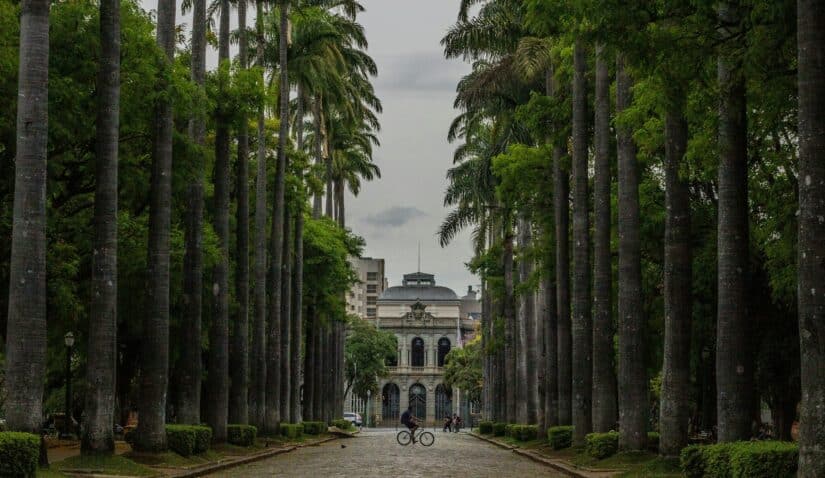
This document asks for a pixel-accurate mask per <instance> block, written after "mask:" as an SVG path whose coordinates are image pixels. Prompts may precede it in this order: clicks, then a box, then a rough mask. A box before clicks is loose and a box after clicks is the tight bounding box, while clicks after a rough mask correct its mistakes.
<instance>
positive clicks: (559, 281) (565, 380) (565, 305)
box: [548, 67, 573, 425]
mask: <svg viewBox="0 0 825 478" xmlns="http://www.w3.org/2000/svg"><path fill="white" fill-rule="evenodd" d="M551 68H552V67H551ZM550 79H551V81H549V82H548V89H549V91H548V93H549V95H548V96H555V95H557V94H558V93H557V91H558V88H557V87H556V86H557V85H556V84H555V77H554V74H553V72H551V73H550ZM564 162H565V161H564V147H563V146H562V145H561V144H559V140H558V139H557V140H556V141H555V144H554V145H553V209H554V211H553V224H554V226H555V236H556V237H555V239H556V241H555V242H556V264H555V265H556V271H555V272H556V274H555V278H556V310H557V318H558V324H557V329H556V330H557V335H558V336H557V347H556V357H557V360H558V384H557V391H558V392H557V393H558V417H559V425H570V424H571V423H572V420H573V418H572V410H573V398H572V397H573V396H572V388H571V387H572V380H573V378H572V370H573V362H572V348H573V343H572V336H571V330H570V329H571V327H570V175H569V173H568V170H567V165H565V164H564Z"/></svg>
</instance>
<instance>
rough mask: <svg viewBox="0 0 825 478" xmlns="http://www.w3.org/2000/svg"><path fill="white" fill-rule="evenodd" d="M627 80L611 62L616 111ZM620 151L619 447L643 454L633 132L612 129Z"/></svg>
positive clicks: (626, 96)
mask: <svg viewBox="0 0 825 478" xmlns="http://www.w3.org/2000/svg"><path fill="white" fill-rule="evenodd" d="M630 88H631V80H630V77H629V75H628V74H627V72H626V71H625V64H624V57H623V56H622V55H621V54H619V55H617V59H616V111H617V112H618V113H621V112H622V111H624V110H625V109H627V108H628V107H630V104H631V101H632V98H631V93H630ZM617 142H618V153H619V167H618V179H619V181H618V182H619V198H618V208H619V294H618V299H619V309H618V311H619V447H620V448H621V449H623V450H644V449H645V446H646V445H647V433H646V426H647V406H648V404H647V378H646V376H645V348H644V347H645V341H644V324H645V320H644V315H643V304H642V262H641V261H642V259H641V242H640V240H639V221H640V219H639V166H638V163H637V161H636V146H635V145H634V143H633V137H632V132H631V131H630V129H629V128H627V127H626V126H621V125H620V126H619V127H618V128H617Z"/></svg>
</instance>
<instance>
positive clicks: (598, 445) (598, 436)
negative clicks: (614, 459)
mask: <svg viewBox="0 0 825 478" xmlns="http://www.w3.org/2000/svg"><path fill="white" fill-rule="evenodd" d="M584 442H585V450H586V451H587V454H588V455H590V456H592V457H593V458H596V459H599V460H603V459H605V458H607V457H609V456H613V455H615V454H616V452H617V451H618V450H619V432H607V433H588V434H587V435H586V436H585V437H584Z"/></svg>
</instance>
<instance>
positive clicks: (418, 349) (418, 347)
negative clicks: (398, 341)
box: [410, 337, 424, 367]
mask: <svg viewBox="0 0 825 478" xmlns="http://www.w3.org/2000/svg"><path fill="white" fill-rule="evenodd" d="M410 365H412V366H413V367H423V366H424V339H422V338H421V337H416V338H414V339H413V340H412V351H411V354H410Z"/></svg>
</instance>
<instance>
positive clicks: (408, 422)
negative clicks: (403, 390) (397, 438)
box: [401, 406, 418, 443]
mask: <svg viewBox="0 0 825 478" xmlns="http://www.w3.org/2000/svg"><path fill="white" fill-rule="evenodd" d="M401 424H402V425H404V426H405V427H407V428H408V429H409V430H410V436H411V437H412V442H413V443H415V431H416V430H417V429H418V419H417V418H416V417H415V416H413V414H412V407H411V406H410V407H407V411H405V412H404V413H402V414H401Z"/></svg>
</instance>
